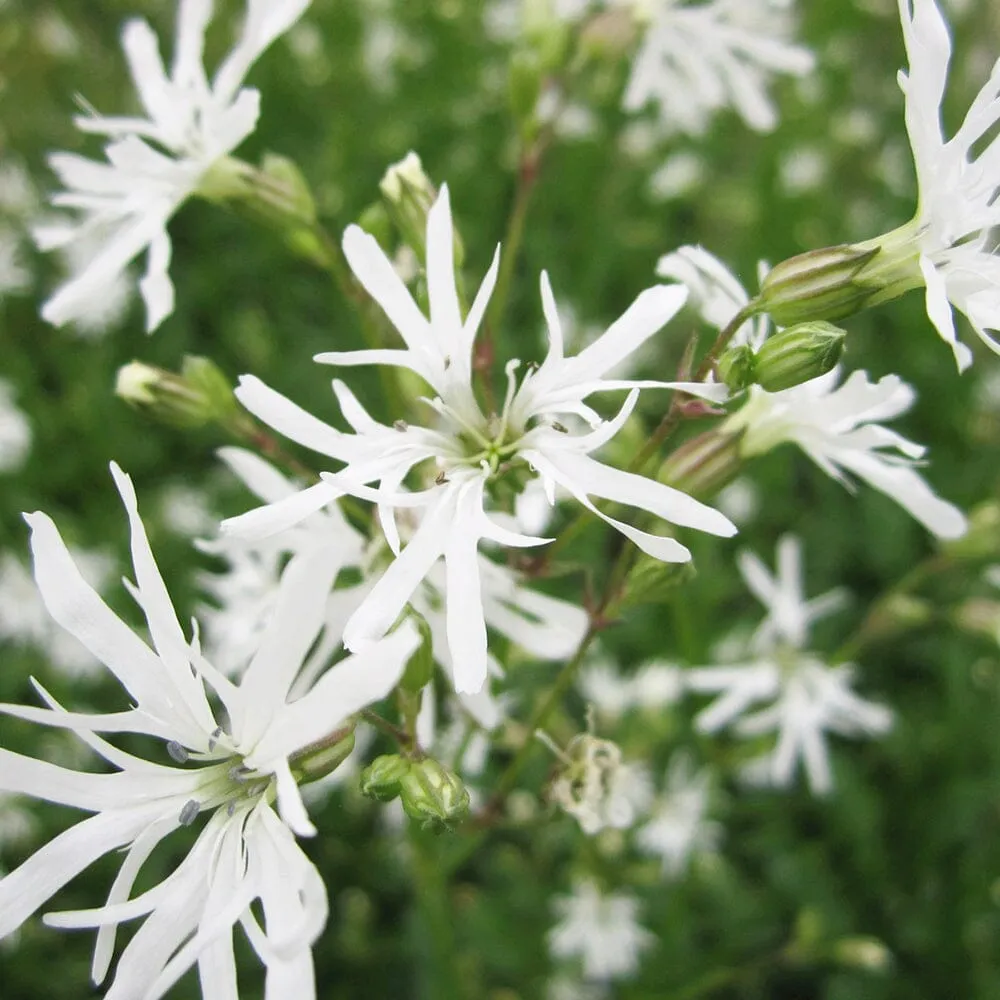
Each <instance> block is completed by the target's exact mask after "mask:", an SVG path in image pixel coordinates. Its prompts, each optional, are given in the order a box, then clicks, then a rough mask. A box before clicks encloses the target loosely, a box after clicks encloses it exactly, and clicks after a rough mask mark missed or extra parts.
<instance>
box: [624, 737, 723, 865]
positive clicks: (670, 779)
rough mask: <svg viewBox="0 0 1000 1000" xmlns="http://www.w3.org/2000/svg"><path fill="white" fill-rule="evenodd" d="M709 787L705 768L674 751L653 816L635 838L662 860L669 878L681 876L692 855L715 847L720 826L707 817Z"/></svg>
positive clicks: (710, 778) (720, 829)
mask: <svg viewBox="0 0 1000 1000" xmlns="http://www.w3.org/2000/svg"><path fill="white" fill-rule="evenodd" d="M711 786H712V774H711V772H710V771H709V770H708V768H702V769H701V770H698V771H696V770H695V768H694V763H693V761H692V760H691V757H690V756H689V755H688V754H687V753H676V754H674V756H673V757H672V758H671V760H670V765H669V767H668V769H667V777H666V781H665V783H664V788H663V791H662V793H661V794H660V795H658V796H657V798H656V801H655V803H654V805H653V814H652V817H651V818H650V820H649V822H648V823H647V824H646V825H645V826H644V827H643V828H642V829H641V830H640V831H639V834H638V836H637V837H636V843H637V844H638V845H639V847H640V848H641V849H642V850H644V851H648V852H649V853H650V854H655V855H657V856H658V857H659V858H660V859H661V861H662V862H663V873H664V875H667V876H669V877H670V878H677V877H678V876H679V875H681V874H682V873H683V871H684V869H685V868H686V867H687V864H688V861H689V860H690V858H691V857H692V856H693V855H694V854H698V853H710V852H712V851H715V850H716V849H717V847H718V844H719V839H720V838H721V836H722V826H721V825H720V824H719V823H717V822H715V821H714V820H710V819H708V809H709V805H710V802H711Z"/></svg>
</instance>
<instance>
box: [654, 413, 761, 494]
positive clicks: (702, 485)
mask: <svg viewBox="0 0 1000 1000" xmlns="http://www.w3.org/2000/svg"><path fill="white" fill-rule="evenodd" d="M740 436H741V435H740V434H731V433H726V432H724V431H721V430H718V429H713V430H710V431H705V432H704V433H703V434H699V435H698V436H697V437H693V438H691V440H690V441H686V442H685V443H684V444H682V445H681V446H680V448H678V449H677V450H676V451H674V452H673V453H672V454H670V455H668V456H667V458H666V459H665V460H664V462H663V464H662V465H661V466H660V471H659V473H658V474H657V477H656V478H657V479H659V480H660V482H661V483H664V484H666V485H667V486H672V487H674V489H677V490H681V491H683V492H684V493H688V494H690V495H691V496H696V497H706V496H710V495H711V494H713V493H717V492H718V491H719V490H721V489H722V487H723V486H726V485H728V484H729V483H731V482H732V481H733V479H735V478H736V476H737V474H738V473H739V471H740V467H741V464H742V463H741V462H740Z"/></svg>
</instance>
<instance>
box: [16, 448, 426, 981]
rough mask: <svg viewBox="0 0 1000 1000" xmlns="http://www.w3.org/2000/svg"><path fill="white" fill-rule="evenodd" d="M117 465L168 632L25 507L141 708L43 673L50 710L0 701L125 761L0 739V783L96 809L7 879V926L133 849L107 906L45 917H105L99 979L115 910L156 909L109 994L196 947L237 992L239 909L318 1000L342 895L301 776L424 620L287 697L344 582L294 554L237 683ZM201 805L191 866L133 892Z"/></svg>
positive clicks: (85, 635) (180, 967) (61, 597)
mask: <svg viewBox="0 0 1000 1000" xmlns="http://www.w3.org/2000/svg"><path fill="white" fill-rule="evenodd" d="M112 474H113V476H114V478H115V482H116V485H117V487H118V490H119V492H120V494H121V496H122V500H123V502H124V505H125V508H126V511H127V513H128V518H129V524H130V529H131V542H132V561H133V566H134V570H135V575H136V582H135V584H129V591H130V593H131V595H132V597H133V598H134V599H135V601H136V603H137V604H138V605H139V607H140V608H141V609H142V611H143V615H144V617H145V619H146V624H147V626H148V629H149V634H150V636H151V638H152V644H153V648H150V646H148V645H147V644H146V643H145V642H144V641H143V640H142V639H140V638H139V637H138V636H137V635H136V634H135V633H134V632H132V630H131V629H130V628H129V627H128V626H127V625H126V624H125V623H124V622H123V621H121V619H119V618H118V617H117V616H116V615H115V614H114V612H112V611H111V609H110V608H108V607H107V605H106V604H104V602H103V601H102V600H101V599H100V597H98V595H97V594H96V593H95V592H94V591H93V590H92V589H91V588H90V587H89V586H88V585H87V584H86V583H85V582H84V580H83V578H82V577H81V575H80V573H79V571H78V569H77V567H76V566H75V564H74V562H73V559H72V557H71V556H70V554H69V552H68V551H67V549H66V546H65V545H64V543H63V541H62V539H61V537H60V535H59V532H58V530H57V528H56V527H55V525H54V524H53V523H52V521H51V520H50V519H49V518H48V517H47V516H46V515H45V514H42V513H34V514H27V515H25V517H26V519H27V521H28V523H29V525H30V527H31V530H32V539H31V544H32V550H33V553H34V557H35V579H36V581H37V584H38V588H39V590H40V591H41V594H42V597H43V599H44V601H45V604H46V606H47V608H48V610H49V612H50V613H51V614H52V616H53V618H55V619H56V621H57V622H58V623H59V624H60V625H61V626H62V627H63V628H65V629H67V630H68V631H69V632H71V633H72V634H73V635H75V636H76V638H77V639H78V640H79V641H80V642H82V643H83V644H84V645H85V646H87V648H88V649H89V650H90V651H91V653H92V654H93V655H94V656H95V657H97V658H98V659H99V660H101V661H102V662H103V663H104V664H105V665H106V666H107V667H108V669H109V670H110V671H111V672H112V673H113V674H114V675H115V676H116V677H117V679H118V680H119V681H120V683H121V684H122V687H123V688H124V689H125V691H126V692H127V693H128V696H129V702H130V705H131V707H129V708H127V709H125V710H123V711H118V712H111V713H106V714H101V715H88V714H83V713H76V712H70V711H66V710H65V709H63V707H62V706H61V705H59V704H58V703H56V702H55V700H54V699H52V698H51V696H49V695H48V694H47V693H46V692H45V691H44V690H43V689H42V688H41V687H39V691H40V693H41V695H42V698H43V699H44V700H45V702H46V704H47V705H48V708H27V707H24V706H19V705H2V706H0V711H3V712H4V713H6V714H8V715H14V716H17V717H19V718H23V719H27V720H29V721H34V722H38V723H41V724H44V725H50V726H54V727H58V728H66V729H70V730H72V731H74V732H76V733H77V734H78V735H79V737H80V738H81V739H82V740H83V742H84V743H86V744H87V745H88V746H89V747H90V748H91V749H92V750H93V751H95V752H96V753H97V754H98V755H99V756H101V757H102V758H104V760H106V761H107V762H108V763H109V764H111V765H112V766H113V767H114V768H115V771H114V773H110V774H98V773H90V772H79V771H73V770H68V769H66V768H63V767H59V766H56V765H54V764H50V763H47V762H45V761H41V760H36V759H34V758H31V757H25V756H22V755H20V754H16V753H13V752H11V751H7V750H0V791H3V792H8V793H14V794H22V795H31V796H33V797H35V798H40V799H44V800H48V801H51V802H55V803H60V804H63V805H69V806H73V807H76V808H79V809H83V810H85V811H88V812H91V813H93V814H94V815H93V816H91V817H90V818H88V819H85V820H84V821H82V822H81V823H79V824H77V825H76V826H74V827H72V828H71V829H69V830H67V831H65V832H64V833H62V834H60V835H59V836H58V837H56V838H55V839H54V840H52V841H51V842H50V843H49V844H47V845H45V846H44V847H42V848H41V849H39V850H38V851H37V852H36V853H35V854H34V855H33V856H32V857H30V858H29V859H28V860H27V861H25V862H24V863H23V864H22V865H21V866H20V867H19V868H17V869H15V870H14V871H13V872H11V873H10V874H8V875H6V876H5V877H4V878H3V880H2V881H0V938H2V937H4V936H6V935H7V934H9V933H10V932H11V931H13V930H15V929H16V928H17V927H18V926H20V924H22V923H23V922H24V921H25V920H26V919H27V918H28V917H30V916H31V914H32V913H34V912H35V911H36V910H37V909H38V908H39V907H40V906H42V905H44V904H45V903H46V902H47V900H48V899H49V898H50V897H51V896H52V895H53V894H54V893H55V892H57V891H58V890H59V889H60V888H62V886H64V885H65V884H66V883H68V882H69V881H70V880H71V879H73V878H74V877H75V876H76V875H77V874H79V873H80V872H81V871H83V870H84V869H85V868H87V867H88V866H89V865H90V864H91V863H93V861H95V860H96V859H97V858H99V857H101V856H103V855H105V854H108V853H110V852H112V851H117V850H118V849H119V848H123V847H124V848H126V849H127V850H126V853H125V857H124V860H123V862H122V865H121V868H120V869H119V872H118V875H117V877H116V878H115V880H114V882H113V884H112V887H111V890H110V893H109V896H108V900H107V904H106V905H105V906H102V907H99V908H97V909H93V910H82V911H74V912H68V913H59V914H50V915H48V916H47V918H46V919H47V922H48V923H49V924H50V925H52V926H59V927H68V928H83V927H96V928H99V931H98V935H97V944H96V948H95V952H94V962H93V969H92V974H93V979H94V982H95V983H100V982H101V981H103V979H104V978H105V976H106V975H107V972H108V969H109V966H110V962H111V958H112V953H113V950H114V941H115V934H116V929H117V926H118V924H120V923H121V922H123V921H125V920H130V919H135V918H136V917H143V916H145V917H146V920H145V921H144V923H143V925H142V926H141V927H140V928H139V930H138V931H136V933H135V934H134V935H133V936H132V938H131V940H130V941H129V944H128V946H127V947H126V948H125V950H124V952H123V954H122V956H121V958H120V960H119V962H118V965H117V969H116V973H115V978H114V982H113V983H112V985H111V987H110V989H109V991H108V993H107V994H106V996H107V997H108V998H109V1000H125V998H131V997H140V996H141V997H160V996H162V995H163V994H164V993H165V992H166V991H167V990H169V989H170V987H171V986H172V985H173V984H174V983H175V982H176V981H177V980H178V979H179V978H180V977H181V976H182V975H183V974H184V973H185V972H186V971H187V970H188V969H189V968H190V967H191V966H192V965H194V964H195V963H196V962H197V964H198V966H199V973H200V976H201V981H202V987H203V989H204V992H205V994H206V996H220V997H221V996H226V997H232V996H236V995H237V984H236V968H235V963H234V960H233V942H232V930H233V927H234V926H235V924H236V923H240V924H242V926H243V927H244V929H245V930H246V933H247V936H248V938H249V940H250V942H251V944H252V946H253V947H254V949H255V950H256V951H257V953H258V955H259V956H260V958H261V960H262V961H263V962H264V964H265V965H266V966H267V973H268V984H267V990H266V991H267V993H268V995H272V994H273V995H281V996H295V997H304V998H307V1000H308V998H310V997H315V985H314V982H313V971H312V956H311V951H310V949H311V945H312V943H313V942H314V941H315V940H316V938H317V936H318V935H319V933H320V932H321V931H322V928H323V925H324V923H325V920H326V913H327V904H326V892H325V889H324V886H323V882H322V878H321V877H320V875H319V873H318V872H317V871H316V869H315V868H314V867H313V865H312V864H311V863H310V862H309V860H308V859H307V858H306V856H305V855H304V854H303V853H302V851H301V850H300V849H299V847H298V846H297V844H296V842H295V838H294V837H293V836H292V832H291V831H295V832H297V833H300V834H302V835H310V834H312V833H315V830H314V828H313V826H312V824H311V823H310V821H309V818H308V815H307V814H306V811H305V807H304V805H303V803H302V799H301V796H300V794H299V790H298V785H297V782H298V781H299V780H302V779H303V778H304V777H306V776H307V775H308V774H309V770H310V763H311V762H312V761H313V758H312V756H311V755H312V754H313V753H314V752H316V751H318V750H322V751H323V752H329V750H330V749H331V747H332V746H333V745H334V744H335V743H338V742H339V741H341V740H343V739H345V738H349V736H350V732H351V728H352V724H351V717H352V716H353V715H354V713H356V712H357V711H359V710H360V709H361V708H363V707H365V706H366V705H368V704H370V703H371V702H372V701H375V700H378V699H380V698H382V697H384V696H385V695H386V694H388V692H389V691H390V690H391V689H392V688H393V687H394V686H395V684H396V683H397V682H398V680H399V678H400V676H401V675H402V672H403V670H404V668H405V665H406V662H407V659H408V658H409V656H410V655H411V654H412V652H413V650H414V649H415V648H416V644H417V635H416V632H415V630H414V629H412V628H411V627H409V626H407V625H404V626H403V627H402V628H400V629H398V630H397V631H396V632H394V633H393V634H392V635H391V636H390V637H388V638H387V639H385V640H384V641H382V642H380V643H377V644H374V645H372V646H371V648H370V649H369V650H368V651H367V652H366V654H365V655H362V656H354V657H350V658H348V659H345V660H343V661H341V662H340V663H339V664H337V666H335V667H334V668H333V669H331V670H329V671H328V672H327V673H326V674H324V675H323V677H322V678H321V679H320V680H319V681H318V682H317V683H316V684H315V685H314V686H313V687H312V688H311V690H310V691H309V692H308V693H307V694H305V695H304V696H303V697H301V698H299V699H298V700H295V701H291V702H290V701H289V700H288V694H289V688H290V687H291V684H292V682H293V680H294V678H295V676H296V674H297V673H298V672H299V669H300V667H301V665H302V661H303V659H304V657H305V655H306V653H307V652H308V650H309V648H310V646H311V645H312V644H313V641H314V640H315V637H316V633H317V632H318V630H319V627H320V625H321V622H322V614H323V610H324V605H325V595H326V591H327V589H328V588H329V585H330V580H329V575H330V569H329V566H328V564H327V560H326V559H325V558H323V557H322V556H325V554H324V553H321V557H320V558H315V559H312V560H308V561H307V560H300V561H299V562H297V563H296V564H295V565H292V566H290V567H289V569H288V571H287V572H286V574H285V577H284V578H283V581H282V589H281V594H280V596H279V599H278V608H277V609H276V611H275V613H274V615H273V617H272V620H271V623H270V627H269V628H268V629H267V630H266V631H265V632H264V634H263V636H262V637H261V643H260V646H259V648H258V650H257V653H256V655H255V657H254V659H253V661H252V662H251V663H250V665H249V666H248V668H247V670H246V672H245V673H244V675H243V678H242V682H241V684H240V686H239V687H236V686H234V685H233V684H231V683H230V682H228V681H227V680H226V679H225V677H223V675H221V674H220V673H219V671H218V670H217V669H216V668H215V667H213V666H212V665H211V664H210V663H209V662H208V661H207V660H206V659H205V658H204V657H203V656H202V655H201V651H200V648H199V646H198V641H197V636H195V638H194V640H193V641H188V640H187V639H186V638H185V636H184V634H183V632H182V630H181V627H180V624H179V622H178V620H177V617H176V614H175V612H174V610H173V607H172V605H171V601H170V597H169V595H168V594H167V590H166V587H165V586H164V583H163V580H162V578H161V576H160V573H159V570H158V568H157V566H156V562H155V560H154V558H153V554H152V551H151V550H150V548H149V543H148V540H147V538H146V533H145V529H144V527H143V524H142V521H141V519H140V517H139V512H138V507H137V504H136V499H135V493H134V490H133V488H132V483H131V480H130V479H129V478H128V477H127V476H125V475H124V474H123V473H122V472H121V471H120V470H119V469H118V468H117V466H114V465H112ZM206 686H207V687H208V688H211V689H212V691H213V693H214V699H217V700H218V705H219V708H213V703H212V702H210V701H209V697H208V694H207V691H206ZM214 699H213V701H214ZM217 713H218V714H217ZM219 718H222V719H224V720H225V721H224V723H221V724H220V722H219V721H218V720H219ZM99 732H105V733H107V732H111V733H136V734H142V735H144V736H151V737H154V738H155V739H160V740H163V741H165V750H166V753H167V754H168V755H169V756H170V757H171V758H172V759H173V760H174V762H175V764H176V766H171V765H165V764H160V763H154V762H152V761H149V760H145V759H142V758H139V757H135V756H133V755H132V754H129V753H125V752H124V751H122V750H120V749H118V748H117V747H115V746H113V745H112V744H111V743H109V742H107V741H105V740H104V739H102V738H101V737H99V736H97V735H96V734H97V733H99ZM275 800H276V801H277V809H278V811H277V813H276V812H275V811H274V809H273V808H272V804H273V803H274V802H275ZM201 812H209V813H211V817H210V819H209V821H208V823H207V825H206V826H205V827H204V829H203V830H202V832H201V834H200V835H199V837H198V839H197V841H196V842H195V844H194V846H193V847H192V849H191V851H190V852H189V853H188V854H187V856H186V857H185V858H184V859H183V860H182V861H181V863H180V864H179V866H178V867H177V868H176V869H175V870H174V871H173V872H172V873H171V874H170V875H168V876H167V878H166V879H164V881H162V882H161V883H160V884H159V885H157V886H155V887H154V888H152V889H150V890H148V891H146V892H143V893H141V894H140V895H138V896H136V897H134V898H132V899H129V896H130V894H131V892H132V888H133V885H134V883H135V879H136V877H137V875H138V874H139V871H140V870H141V868H142V867H143V865H144V864H145V862H146V860H147V859H148V858H149V856H150V854H151V853H152V852H153V851H154V850H155V848H156V847H157V845H158V844H159V843H160V842H161V841H162V840H163V839H164V838H165V837H167V836H168V835H169V834H170V833H172V832H173V831H174V830H175V829H177V827H179V826H188V825H191V824H192V823H194V822H195V821H196V819H197V817H198V815H199V813H201ZM279 814H280V816H281V819H279V818H278V816H279ZM282 820H284V822H282ZM286 824H287V825H286ZM255 900H260V907H261V909H260V911H256V910H255V909H254V908H253V904H254V901H255ZM258 912H262V913H263V918H264V923H265V925H266V929H265V928H262V927H261V926H260V924H259V922H258V915H257V913H258Z"/></svg>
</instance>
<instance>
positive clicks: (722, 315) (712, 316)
mask: <svg viewBox="0 0 1000 1000" xmlns="http://www.w3.org/2000/svg"><path fill="white" fill-rule="evenodd" d="M760 270H761V271H763V270H766V268H765V267H764V266H763V265H762V266H761V268H760ZM656 273H657V275H659V277H661V278H670V279H672V280H673V281H679V282H680V283H681V284H682V285H686V286H687V290H688V292H689V293H690V296H689V298H688V304H689V305H691V306H693V307H694V308H695V309H696V310H697V311H698V315H699V316H701V318H702V319H703V320H705V322H706V323H708V324H709V325H710V326H713V327H715V328H716V329H717V330H722V329H723V328H724V327H726V326H727V325H728V324H729V323H730V321H731V320H733V319H735V317H736V314H737V313H738V312H739V311H740V310H741V309H743V308H745V307H746V306H747V305H748V304H749V302H750V297H749V296H748V295H747V293H746V289H745V288H744V287H743V286H742V285H741V284H740V282H739V280H738V279H737V278H736V276H735V275H734V274H733V272H732V271H730V270H729V268H728V267H726V265H725V264H723V263H722V261H721V260H719V258H718V257H716V256H715V255H714V254H711V253H709V252H708V251H707V250H706V249H704V247H696V246H683V247H680V248H679V249H677V250H675V251H674V252H673V253H668V254H665V255H664V256H663V257H661V258H660V259H659V261H658V262H657V264H656ZM769 322H770V321H769V320H768V318H767V316H766V315H760V314H759V315H757V316H755V317H753V318H752V319H750V320H747V322H746V323H744V324H743V325H742V326H741V327H740V328H739V330H737V331H736V333H735V334H734V335H733V338H732V340H730V342H729V343H730V346H732V347H737V346H739V345H742V344H749V345H750V346H751V347H752V348H753V349H754V350H757V349H758V348H759V347H760V345H761V344H763V343H764V339H765V338H766V337H767V331H768V326H769Z"/></svg>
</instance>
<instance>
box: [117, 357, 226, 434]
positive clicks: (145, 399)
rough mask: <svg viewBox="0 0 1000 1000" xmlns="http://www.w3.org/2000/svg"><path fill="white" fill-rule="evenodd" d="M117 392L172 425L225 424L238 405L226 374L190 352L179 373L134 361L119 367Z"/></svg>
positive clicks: (134, 405) (185, 426) (128, 401)
mask: <svg viewBox="0 0 1000 1000" xmlns="http://www.w3.org/2000/svg"><path fill="white" fill-rule="evenodd" d="M115 394H116V395H117V396H119V397H121V398H122V399H124V400H125V402H126V403H128V404H129V405H130V406H133V407H135V408H136V409H139V410H144V411H145V412H146V413H148V414H150V416H152V417H154V418H155V419H157V420H161V421H163V422H164V423H166V424H170V425H171V426H173V427H181V428H191V427H204V426H206V425H207V424H211V423H220V424H226V423H228V422H230V421H231V420H233V419H234V418H236V417H238V415H239V406H238V404H237V402H236V398H235V396H234V395H233V389H232V386H231V385H230V384H229V381H228V380H227V379H226V377H225V375H223V374H222V372H221V371H219V369H218V368H217V367H216V365H215V364H214V362H212V361H210V360H209V359H208V358H200V357H195V356H193V355H188V356H187V357H185V358H184V361H183V363H182V365H181V370H180V372H179V373H177V372H170V371H166V370H165V369H163V368H156V367H154V366H153V365H147V364H144V363H143V362H141V361H132V362H130V363H129V364H127V365H124V366H123V367H122V368H120V369H119V370H118V377H117V379H116V380H115Z"/></svg>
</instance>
